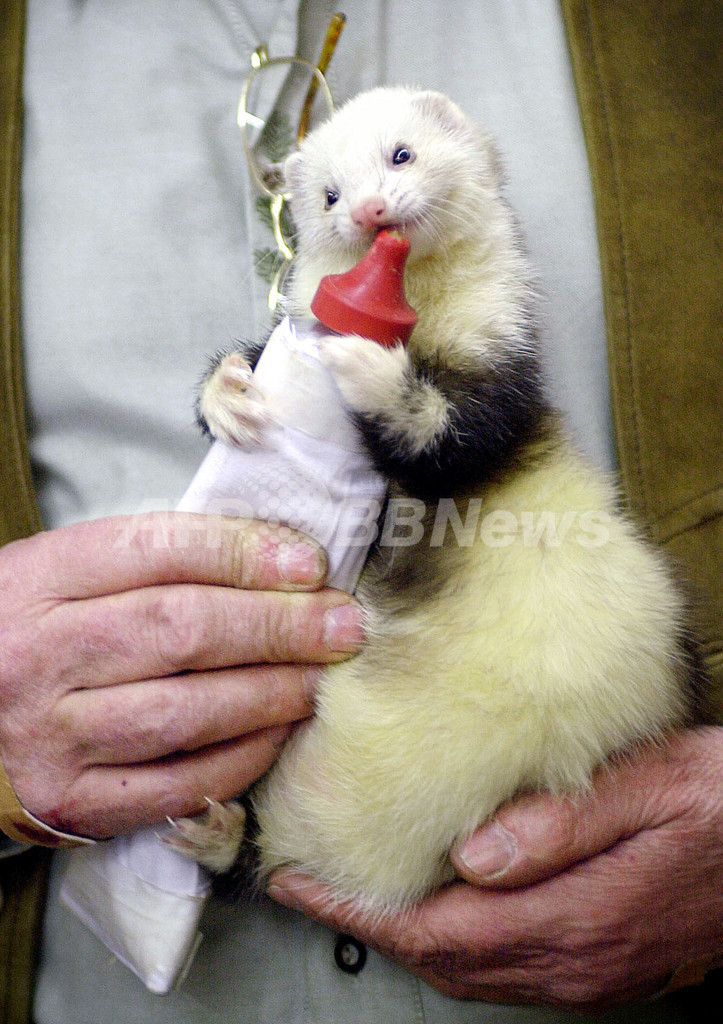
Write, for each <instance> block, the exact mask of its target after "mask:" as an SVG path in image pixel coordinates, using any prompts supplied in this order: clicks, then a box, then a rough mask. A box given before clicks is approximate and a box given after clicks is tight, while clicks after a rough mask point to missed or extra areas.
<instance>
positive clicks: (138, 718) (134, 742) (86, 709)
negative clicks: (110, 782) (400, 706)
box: [54, 665, 318, 766]
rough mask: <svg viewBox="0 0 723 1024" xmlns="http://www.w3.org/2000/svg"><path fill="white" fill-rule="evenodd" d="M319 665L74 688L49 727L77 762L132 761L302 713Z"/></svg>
mask: <svg viewBox="0 0 723 1024" xmlns="http://www.w3.org/2000/svg"><path fill="white" fill-rule="evenodd" d="M317 675H318V669H317V668H315V667H312V666H309V667H306V668H301V667H299V666H295V665H277V666H267V665H263V666H262V665H259V666H252V667H249V668H244V669H221V670H219V671H216V672H191V673H187V674H186V675H183V676H171V677H168V678H165V679H152V680H148V681H144V682H141V683H126V684H121V685H118V686H108V687H105V688H103V689H96V690H92V691H77V690H75V691H73V692H71V693H69V694H67V695H66V696H65V697H64V698H63V699H62V700H61V701H60V702H59V704H58V706H57V709H56V712H55V720H54V725H55V726H56V727H57V731H58V734H59V735H61V736H64V737H66V742H67V745H68V746H69V747H70V748H71V749H70V756H71V758H72V761H73V763H74V764H76V765H79V766H92V765H112V764H118V765H121V764H133V763H137V762H142V761H153V760H157V759H159V758H162V757H168V756H170V755H173V754H179V753H182V752H190V751H194V750H199V749H201V748H203V747H209V746H212V745H214V744H218V743H221V742H224V741H226V740H235V739H237V738H239V737H241V736H243V735H244V734H247V733H253V732H256V731H258V730H259V729H268V728H271V727H273V726H278V725H290V724H291V723H292V722H296V721H299V720H300V719H303V718H307V717H308V716H309V715H310V714H311V713H312V711H313V704H312V702H311V700H310V694H311V693H312V692H313V689H314V684H315V679H316V676H317Z"/></svg>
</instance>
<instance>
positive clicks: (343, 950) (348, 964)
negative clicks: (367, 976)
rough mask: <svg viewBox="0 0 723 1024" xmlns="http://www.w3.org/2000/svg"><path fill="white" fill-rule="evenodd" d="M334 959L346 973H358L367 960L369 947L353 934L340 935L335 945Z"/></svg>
mask: <svg viewBox="0 0 723 1024" xmlns="http://www.w3.org/2000/svg"><path fill="white" fill-rule="evenodd" d="M334 960H335V961H336V966H337V967H338V968H339V970H340V971H343V972H344V974H358V973H359V971H361V969H362V968H363V967H364V964H365V963H366V962H367V948H366V946H365V945H364V943H363V942H359V940H358V939H355V938H354V937H353V936H352V935H340V936H339V938H338V939H337V940H336V946H334Z"/></svg>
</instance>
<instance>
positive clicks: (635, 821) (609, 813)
mask: <svg viewBox="0 0 723 1024" xmlns="http://www.w3.org/2000/svg"><path fill="white" fill-rule="evenodd" d="M669 768H670V764H669V761H668V758H667V757H666V755H665V754H664V753H663V752H662V751H661V749H660V748H656V749H647V750H645V751H642V752H641V753H640V754H639V755H638V756H637V758H634V759H630V760H626V761H624V762H620V763H618V764H617V765H608V766H606V767H605V768H602V769H601V770H600V771H599V772H598V773H597V775H596V776H595V778H594V779H593V783H592V785H591V787H590V788H589V789H587V790H584V791H583V792H581V793H575V794H573V795H567V796H552V795H550V794H531V795H526V796H523V797H520V798H519V799H517V800H514V801H512V802H511V803H508V804H505V805H503V806H502V807H501V808H500V810H499V811H498V812H497V814H496V815H495V817H494V818H493V819H492V820H491V821H490V822H488V823H486V824H485V825H483V826H482V827H481V828H479V829H477V831H476V832H474V833H473V834H472V835H471V836H470V837H469V839H466V840H464V841H463V842H460V843H458V844H456V845H455V847H454V848H453V850H452V852H451V859H452V863H453V865H454V868H455V870H456V871H457V873H458V875H460V876H461V877H462V878H464V879H465V880H466V881H468V882H471V883H472V884H473V885H476V886H486V887H490V888H514V887H516V886H523V885H530V884H532V883H534V882H539V881H542V880H543V879H545V878H550V877H552V876H553V875H556V874H558V873H559V872H561V871H564V870H565V869H566V868H569V867H570V866H571V865H572V864H575V863H577V862H579V861H582V860H586V859H588V858H590V857H593V856H595V855H596V854H599V853H602V852H603V851H604V850H607V849H609V848H610V847H612V846H614V845H615V844H616V843H617V842H619V841H620V840H621V839H627V838H630V837H631V836H633V835H635V834H636V833H637V832H640V831H641V830H643V829H646V828H653V827H656V826H657V825H660V824H662V823H664V822H665V821H669V820H670V819H671V818H673V817H676V816H677V808H676V803H677V801H676V800H675V795H674V793H673V792H671V789H670V787H669V786H667V785H666V783H667V782H668V781H669V779H666V776H668V769H669Z"/></svg>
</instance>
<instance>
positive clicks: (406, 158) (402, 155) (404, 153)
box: [392, 146, 414, 167]
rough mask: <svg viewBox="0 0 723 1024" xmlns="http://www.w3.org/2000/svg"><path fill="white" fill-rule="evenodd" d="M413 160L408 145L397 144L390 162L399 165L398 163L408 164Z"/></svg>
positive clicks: (412, 154)
mask: <svg viewBox="0 0 723 1024" xmlns="http://www.w3.org/2000/svg"><path fill="white" fill-rule="evenodd" d="M412 160H414V153H413V152H412V151H411V149H410V148H409V146H397V148H396V149H395V150H394V154H393V156H392V163H393V164H394V166H395V167H399V165H400V164H408V163H410V162H411V161H412Z"/></svg>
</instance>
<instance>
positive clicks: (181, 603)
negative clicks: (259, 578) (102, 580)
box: [44, 585, 363, 689]
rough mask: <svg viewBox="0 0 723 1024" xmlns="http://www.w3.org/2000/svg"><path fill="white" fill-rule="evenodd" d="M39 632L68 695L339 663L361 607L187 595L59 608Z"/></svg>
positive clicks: (320, 599) (141, 595)
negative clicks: (209, 674)
mask: <svg viewBox="0 0 723 1024" xmlns="http://www.w3.org/2000/svg"><path fill="white" fill-rule="evenodd" d="M44 628H45V634H44V635H45V638H46V642H45V648H46V649H50V650H53V651H56V652H57V658H58V660H59V662H60V663H63V662H64V661H67V664H65V665H64V674H63V678H64V683H65V685H66V687H67V688H68V689H74V688H86V687H89V686H94V687H97V686H104V685H112V684H115V683H123V682H132V681H135V680H139V679H152V678H156V677H160V676H167V675H175V674H177V673H179V672H182V671H188V670H197V671H198V670H207V669H214V668H223V667H228V666H236V665H247V664H253V663H256V662H266V663H283V662H297V663H301V662H304V663H312V662H313V663H316V662H328V661H335V660H336V661H338V660H339V659H340V658H342V657H345V656H346V655H348V654H349V653H350V652H352V651H354V650H356V649H358V647H359V646H360V644H361V642H362V639H363V627H362V621H361V610H360V608H359V606H358V605H357V604H356V602H354V601H353V600H352V599H351V598H350V596H349V595H348V594H345V593H343V592H341V591H338V590H324V591H319V592H316V593H310V594H288V593H279V592H272V591H261V592H259V591H248V590H235V589H233V588H230V587H212V586H195V585H169V586H163V587H144V588H142V589H140V590H133V591H128V592H126V593H122V594H112V595H109V596H107V597H103V598H95V599H92V600H89V601H84V602H66V603H63V604H61V605H58V606H56V607H55V608H54V609H52V612H51V613H50V614H48V615H47V616H46V617H45V621H44ZM78 649H81V650H82V651H83V658H82V659H78V657H77V654H76V652H77V650H78Z"/></svg>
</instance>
